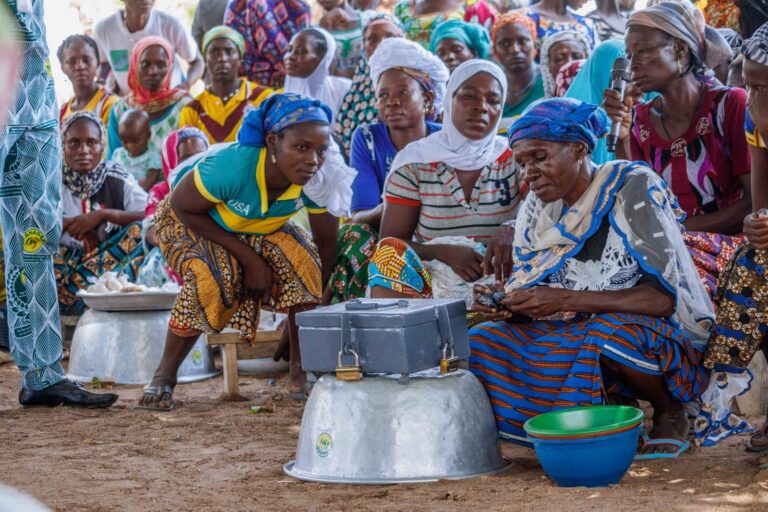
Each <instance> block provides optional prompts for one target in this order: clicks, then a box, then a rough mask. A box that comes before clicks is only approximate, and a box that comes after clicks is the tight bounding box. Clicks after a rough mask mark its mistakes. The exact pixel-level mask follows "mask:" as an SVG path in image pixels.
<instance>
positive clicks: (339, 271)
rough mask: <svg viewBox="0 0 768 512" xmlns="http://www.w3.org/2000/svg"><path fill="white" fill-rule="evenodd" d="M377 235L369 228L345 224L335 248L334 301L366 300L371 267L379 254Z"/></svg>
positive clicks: (362, 225) (332, 284)
mask: <svg viewBox="0 0 768 512" xmlns="http://www.w3.org/2000/svg"><path fill="white" fill-rule="evenodd" d="M378 238H379V234H378V232H377V231H376V230H375V229H373V228H372V227H371V226H369V225H368V224H344V225H342V226H341V228H340V229H339V239H338V242H337V244H336V266H335V267H334V269H333V273H332V274H331V290H332V293H333V296H332V298H331V301H332V302H333V303H336V302H345V301H347V300H349V299H354V298H362V297H365V289H366V288H367V287H368V265H369V264H370V262H371V258H372V257H373V254H374V252H376V242H377V240H378Z"/></svg>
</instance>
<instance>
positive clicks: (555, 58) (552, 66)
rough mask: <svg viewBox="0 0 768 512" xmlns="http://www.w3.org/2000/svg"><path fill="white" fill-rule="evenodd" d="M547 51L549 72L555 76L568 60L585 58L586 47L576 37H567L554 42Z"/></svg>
mask: <svg viewBox="0 0 768 512" xmlns="http://www.w3.org/2000/svg"><path fill="white" fill-rule="evenodd" d="M548 53H549V72H550V73H551V75H552V76H553V77H556V76H557V73H558V72H559V71H560V69H561V68H562V67H563V66H565V65H566V64H568V63H569V62H572V61H574V60H581V59H586V58H587V49H586V48H584V45H583V44H581V42H579V41H577V40H576V39H567V40H565V41H560V42H559V43H555V44H553V45H552V46H551V47H550V48H549V52H548ZM611 64H613V63H611Z"/></svg>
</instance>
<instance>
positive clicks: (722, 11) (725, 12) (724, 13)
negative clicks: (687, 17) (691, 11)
mask: <svg viewBox="0 0 768 512" xmlns="http://www.w3.org/2000/svg"><path fill="white" fill-rule="evenodd" d="M696 7H698V8H699V9H701V11H702V12H703V13H704V20H705V21H706V22H707V25H709V26H710V27H713V28H730V29H731V30H735V31H736V32H738V31H739V8H738V6H737V5H736V2H734V0H699V1H698V2H696Z"/></svg>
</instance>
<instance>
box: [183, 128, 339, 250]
mask: <svg viewBox="0 0 768 512" xmlns="http://www.w3.org/2000/svg"><path fill="white" fill-rule="evenodd" d="M266 155H267V152H266V150H265V149H264V148H259V147H253V146H243V145H241V144H238V143H233V144H229V145H227V146H225V147H223V148H221V149H214V150H213V151H210V152H207V153H204V154H203V155H202V156H201V157H199V158H198V159H197V160H195V161H191V162H190V163H189V164H188V165H187V166H185V167H187V169H182V170H180V172H179V176H178V177H177V180H176V183H178V182H179V180H180V179H181V177H183V176H184V175H185V174H187V172H189V171H192V172H193V173H194V179H195V186H196V187H197V190H198V191H199V192H200V194H202V196H203V197H205V198H206V199H207V200H209V201H210V202H212V203H214V204H215V206H214V207H213V208H211V210H210V215H211V217H212V218H213V220H215V221H216V223H217V224H218V225H219V226H221V227H222V228H224V229H226V230H227V231H231V232H233V233H247V234H252V235H268V234H270V233H274V232H275V231H277V230H278V229H280V228H281V227H282V226H283V224H285V223H286V222H287V221H288V219H290V218H291V216H292V215H293V214H295V213H296V212H298V211H299V210H301V209H302V208H304V207H305V206H306V208H307V210H308V211H309V213H324V212H325V211H326V209H325V208H323V207H321V206H320V205H317V204H315V203H314V202H313V201H312V200H311V199H309V198H308V197H307V196H306V195H305V194H304V192H303V191H302V189H301V186H299V185H291V186H289V187H288V189H287V190H286V191H285V192H283V194H282V195H281V196H280V197H278V198H277V199H275V200H274V201H273V202H272V204H269V201H268V199H267V185H266V176H265V165H264V164H265V162H266Z"/></svg>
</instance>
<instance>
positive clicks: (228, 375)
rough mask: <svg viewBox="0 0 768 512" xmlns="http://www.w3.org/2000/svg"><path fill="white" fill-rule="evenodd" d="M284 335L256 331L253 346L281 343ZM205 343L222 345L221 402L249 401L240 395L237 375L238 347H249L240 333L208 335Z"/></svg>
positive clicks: (274, 332)
mask: <svg viewBox="0 0 768 512" xmlns="http://www.w3.org/2000/svg"><path fill="white" fill-rule="evenodd" d="M282 335H283V330H282V329H279V330H277V331H256V336H255V337H254V340H253V342H252V345H256V344H258V343H265V344H266V343H275V342H279V341H280V338H281V337H282ZM205 342H206V344H207V345H211V346H216V345H221V354H222V356H221V357H222V366H223V367H224V393H223V394H222V395H221V397H220V398H219V400H223V401H225V402H244V401H247V400H248V399H247V398H245V397H244V396H243V395H241V394H240V390H239V385H240V379H239V377H238V374H237V349H238V346H242V347H245V346H246V345H247V343H246V342H245V340H244V339H243V338H242V337H241V336H240V333H239V332H222V333H218V334H209V335H207V336H206V339H205Z"/></svg>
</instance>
